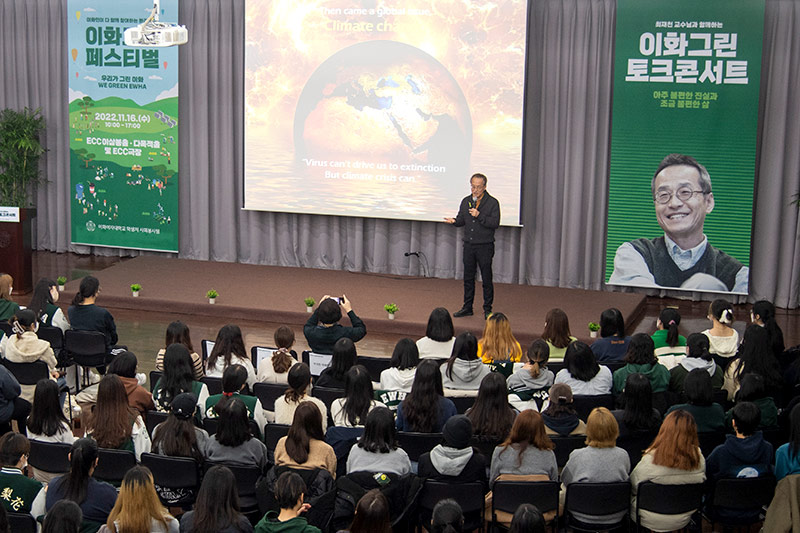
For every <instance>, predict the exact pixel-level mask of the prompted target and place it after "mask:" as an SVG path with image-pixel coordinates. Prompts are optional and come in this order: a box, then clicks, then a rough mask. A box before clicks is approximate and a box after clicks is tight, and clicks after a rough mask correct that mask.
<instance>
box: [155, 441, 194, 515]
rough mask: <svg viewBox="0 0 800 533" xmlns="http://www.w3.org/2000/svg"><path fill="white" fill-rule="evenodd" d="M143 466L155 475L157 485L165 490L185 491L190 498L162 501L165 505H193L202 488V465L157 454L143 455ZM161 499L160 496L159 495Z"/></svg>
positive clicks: (189, 460) (182, 458)
mask: <svg viewBox="0 0 800 533" xmlns="http://www.w3.org/2000/svg"><path fill="white" fill-rule="evenodd" d="M142 465H143V466H146V467H147V468H149V469H150V472H152V473H153V481H154V482H155V484H156V485H158V486H159V487H161V488H165V489H173V490H177V489H185V490H186V491H187V493H188V496H187V497H185V498H183V499H181V500H180V501H177V502H176V501H167V500H165V499H163V498H162V499H161V503H163V504H164V505H168V504H169V505H180V506H185V505H191V504H192V503H194V500H195V497H196V495H197V490H198V489H199V488H200V465H199V464H198V462H197V461H196V460H194V459H191V458H189V457H170V456H167V455H158V454H155V453H143V454H142ZM159 497H160V494H159Z"/></svg>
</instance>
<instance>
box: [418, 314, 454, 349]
mask: <svg viewBox="0 0 800 533" xmlns="http://www.w3.org/2000/svg"><path fill="white" fill-rule="evenodd" d="M455 334H456V333H455V328H454V327H453V318H452V317H451V316H450V311H448V310H447V309H445V308H444V307H437V308H436V309H434V310H433V311H431V314H430V316H429V317H428V325H427V327H426V328H425V336H424V337H422V338H421V339H419V340H418V341H417V349H418V350H419V357H420V359H447V358H448V357H450V355H451V354H452V353H453V343H455V340H456V338H455Z"/></svg>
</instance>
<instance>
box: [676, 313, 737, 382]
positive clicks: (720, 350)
mask: <svg viewBox="0 0 800 533" xmlns="http://www.w3.org/2000/svg"><path fill="white" fill-rule="evenodd" d="M708 319H709V320H710V321H711V328H709V329H706V330H703V335H705V336H706V338H708V342H709V350H708V351H709V352H710V353H711V355H712V356H714V358H716V359H719V360H721V361H723V362H728V363H729V362H730V361H732V360H733V358H734V357H736V352H737V350H738V348H739V333H738V332H737V331H736V330H735V329H733V327H732V326H731V324H733V321H734V316H733V305H731V303H730V302H729V301H727V300H723V299H717V300H714V301H713V302H711V304H709V306H708ZM687 342H688V341H687ZM724 366H726V367H727V366H728V365H727V364H725V365H724Z"/></svg>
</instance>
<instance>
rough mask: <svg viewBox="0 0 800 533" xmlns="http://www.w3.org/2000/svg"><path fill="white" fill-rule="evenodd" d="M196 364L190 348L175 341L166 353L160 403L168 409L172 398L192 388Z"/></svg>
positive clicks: (159, 395) (159, 397)
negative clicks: (193, 361)
mask: <svg viewBox="0 0 800 533" xmlns="http://www.w3.org/2000/svg"><path fill="white" fill-rule="evenodd" d="M193 381H194V366H193V365H192V357H191V355H190V354H189V349H188V348H186V346H184V345H183V344H178V343H173V344H170V345H169V346H167V350H166V352H165V353H164V375H163V376H161V391H160V393H159V394H158V403H159V404H160V406H161V407H162V408H164V409H166V408H167V407H168V406H169V404H170V403H171V402H172V399H173V398H174V397H175V396H177V395H178V394H180V393H182V392H189V391H191V390H192V382H193Z"/></svg>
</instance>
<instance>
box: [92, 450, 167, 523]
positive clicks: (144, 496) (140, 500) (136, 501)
mask: <svg viewBox="0 0 800 533" xmlns="http://www.w3.org/2000/svg"><path fill="white" fill-rule="evenodd" d="M168 517H169V518H171V517H170V515H169V513H167V510H166V509H165V508H164V506H163V505H162V504H161V500H160V499H159V498H158V493H157V492H156V488H155V485H154V483H153V474H152V473H151V472H150V469H149V468H147V467H146V466H144V465H137V466H134V467H133V468H131V469H130V470H128V471H127V472H126V473H125V477H124V478H123V479H122V485H121V486H120V488H119V495H118V496H117V502H116V503H115V504H114V508H113V509H111V512H110V513H109V515H108V521H107V522H106V526H107V527H108V530H109V531H117V532H122V531H141V532H145V531H167V530H168V529H169V528H168V526H167V518H168ZM154 522H155V524H154Z"/></svg>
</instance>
